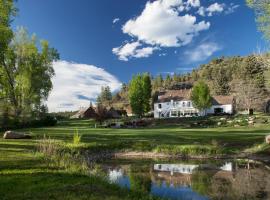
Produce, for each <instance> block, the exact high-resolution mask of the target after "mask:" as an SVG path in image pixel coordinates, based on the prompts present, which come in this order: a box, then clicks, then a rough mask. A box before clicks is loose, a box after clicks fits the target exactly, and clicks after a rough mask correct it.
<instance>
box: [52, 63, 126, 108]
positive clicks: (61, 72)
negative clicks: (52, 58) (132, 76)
mask: <svg viewBox="0 0 270 200" xmlns="http://www.w3.org/2000/svg"><path fill="white" fill-rule="evenodd" d="M53 68H54V70H55V76H54V77H53V79H52V82H53V90H52V92H51V93H50V96H49V99H48V102H47V105H48V107H49V111H50V112H55V111H71V110H78V109H79V108H80V107H85V106H88V105H89V103H90V101H91V100H93V99H95V98H96V97H97V95H98V94H99V92H100V88H101V86H107V85H108V86H110V87H111V89H112V91H114V90H116V89H119V88H120V86H121V83H120V82H119V81H118V79H117V78H116V77H115V76H113V75H112V74H110V73H108V72H107V71H105V70H104V69H103V68H99V67H96V66H93V65H87V64H77V63H73V62H68V61H58V62H55V63H53Z"/></svg>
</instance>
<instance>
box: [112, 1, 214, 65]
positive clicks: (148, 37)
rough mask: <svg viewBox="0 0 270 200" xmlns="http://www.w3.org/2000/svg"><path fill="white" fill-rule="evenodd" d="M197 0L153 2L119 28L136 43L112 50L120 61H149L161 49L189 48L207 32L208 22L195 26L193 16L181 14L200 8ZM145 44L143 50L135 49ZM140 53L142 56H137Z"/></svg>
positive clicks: (195, 21) (194, 17)
mask: <svg viewBox="0 0 270 200" xmlns="http://www.w3.org/2000/svg"><path fill="white" fill-rule="evenodd" d="M199 6H200V1H199V0H188V1H185V2H183V1H182V0H156V1H153V2H150V1H149V2H147V3H146V5H145V8H144V10H143V11H142V13H141V14H140V15H139V16H137V17H135V18H133V19H130V20H128V21H127V22H126V23H125V24H124V26H123V27H122V31H123V33H125V34H128V35H130V36H131V37H132V38H133V39H134V38H135V39H136V40H137V42H130V43H127V44H124V45H122V46H120V47H116V48H114V49H113V53H114V54H116V55H117V56H118V57H119V59H120V60H125V61H127V60H128V58H131V57H148V56H149V55H151V54H152V53H153V52H154V50H157V49H159V48H160V47H180V46H184V45H187V44H189V43H190V42H191V41H192V39H193V38H194V36H196V35H198V34H199V32H201V31H204V30H207V29H209V27H210V22H206V21H199V22H197V18H196V16H193V15H191V14H187V13H186V14H182V15H181V13H182V11H183V10H185V9H187V8H188V7H194V8H195V7H199ZM141 44H144V46H146V47H144V48H143V49H137V48H138V47H141ZM138 52H142V54H140V53H138Z"/></svg>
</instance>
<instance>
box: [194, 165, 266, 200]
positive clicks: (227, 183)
mask: <svg viewBox="0 0 270 200" xmlns="http://www.w3.org/2000/svg"><path fill="white" fill-rule="evenodd" d="M192 189H193V190H194V191H196V192H198V193H200V194H202V195H207V196H209V197H210V198H211V199H212V200H228V199H233V200H257V199H258V200H259V199H270V172H269V170H266V169H265V168H251V169H248V167H247V166H241V168H238V169H236V170H235V171H233V172H228V171H196V172H195V173H193V174H192Z"/></svg>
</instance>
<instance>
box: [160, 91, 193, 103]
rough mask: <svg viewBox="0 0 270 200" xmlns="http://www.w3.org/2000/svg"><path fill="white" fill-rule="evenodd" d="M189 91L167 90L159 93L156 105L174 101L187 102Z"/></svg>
mask: <svg viewBox="0 0 270 200" xmlns="http://www.w3.org/2000/svg"><path fill="white" fill-rule="evenodd" d="M190 95H191V90H190V89H184V90H167V91H164V92H160V94H159V96H158V101H157V102H158V103H162V102H169V101H171V100H174V101H188V100H190Z"/></svg>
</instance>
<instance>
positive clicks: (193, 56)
mask: <svg viewBox="0 0 270 200" xmlns="http://www.w3.org/2000/svg"><path fill="white" fill-rule="evenodd" d="M218 50H221V47H220V46H219V45H218V44H216V43H214V42H206V43H202V44H200V45H199V46H197V47H196V48H195V49H192V50H187V51H185V52H184V55H185V59H186V60H185V61H186V62H187V63H196V62H200V61H204V60H206V59H207V58H209V57H210V56H212V55H213V54H214V53H215V52H216V51H218Z"/></svg>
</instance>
